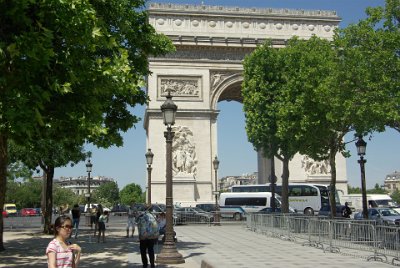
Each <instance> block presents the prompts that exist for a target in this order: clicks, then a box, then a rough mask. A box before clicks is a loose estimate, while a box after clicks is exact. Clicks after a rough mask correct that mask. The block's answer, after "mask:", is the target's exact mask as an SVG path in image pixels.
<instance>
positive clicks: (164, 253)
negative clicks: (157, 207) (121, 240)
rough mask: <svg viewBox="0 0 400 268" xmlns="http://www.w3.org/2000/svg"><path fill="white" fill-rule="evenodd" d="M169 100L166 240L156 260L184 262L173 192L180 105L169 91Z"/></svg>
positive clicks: (166, 115) (165, 111)
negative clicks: (177, 240)
mask: <svg viewBox="0 0 400 268" xmlns="http://www.w3.org/2000/svg"><path fill="white" fill-rule="evenodd" d="M166 98H167V100H166V101H165V102H164V104H163V105H161V111H162V114H163V120H164V125H166V126H167V131H165V132H164V137H165V141H166V175H165V180H166V187H165V188H166V195H165V196H166V198H165V199H166V200H165V205H166V226H165V242H164V245H163V247H162V249H161V252H160V254H158V255H157V259H156V262H157V263H160V264H179V263H184V262H185V260H184V259H183V257H182V255H181V254H180V253H179V252H178V250H177V249H176V244H175V239H174V226H173V193H172V140H173V138H174V134H175V133H174V132H173V131H172V126H173V125H174V124H175V116H176V111H177V109H178V106H176V105H175V103H174V102H173V101H172V96H171V92H169V91H168V95H167V96H166Z"/></svg>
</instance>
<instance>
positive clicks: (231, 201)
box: [219, 192, 281, 213]
mask: <svg viewBox="0 0 400 268" xmlns="http://www.w3.org/2000/svg"><path fill="white" fill-rule="evenodd" d="M271 199H272V193H271V192H251V193H245V192H240V193H221V194H220V198H219V205H220V207H225V206H240V207H242V208H243V210H244V211H245V212H246V213H251V212H258V211H260V210H261V209H263V208H266V207H271ZM275 205H276V207H281V197H280V196H279V195H278V194H275Z"/></svg>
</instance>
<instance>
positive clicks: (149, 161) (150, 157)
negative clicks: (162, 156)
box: [145, 149, 154, 204]
mask: <svg viewBox="0 0 400 268" xmlns="http://www.w3.org/2000/svg"><path fill="white" fill-rule="evenodd" d="M145 156H146V162H147V204H151V170H152V168H151V164H153V156H154V154H153V153H152V152H151V149H149V150H148V151H147V153H146V154H145Z"/></svg>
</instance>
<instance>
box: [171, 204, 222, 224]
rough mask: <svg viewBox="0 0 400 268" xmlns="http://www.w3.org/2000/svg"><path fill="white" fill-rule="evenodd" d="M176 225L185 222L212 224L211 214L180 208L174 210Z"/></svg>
mask: <svg viewBox="0 0 400 268" xmlns="http://www.w3.org/2000/svg"><path fill="white" fill-rule="evenodd" d="M175 215H176V217H177V219H176V220H177V224H179V223H187V222H196V223H197V222H202V223H206V222H212V221H214V217H213V215H212V213H209V212H206V211H204V210H202V209H200V208H197V207H180V208H176V209H175Z"/></svg>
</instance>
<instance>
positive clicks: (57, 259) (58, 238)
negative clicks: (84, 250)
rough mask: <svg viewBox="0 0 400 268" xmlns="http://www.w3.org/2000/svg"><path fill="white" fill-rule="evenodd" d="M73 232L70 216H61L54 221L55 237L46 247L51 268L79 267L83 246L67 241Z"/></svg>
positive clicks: (48, 263)
mask: <svg viewBox="0 0 400 268" xmlns="http://www.w3.org/2000/svg"><path fill="white" fill-rule="evenodd" d="M71 232H72V221H71V218H70V217H68V216H60V217H58V218H57V219H56V221H55V223H54V234H55V238H54V239H53V240H51V241H50V243H49V245H48V246H47V249H46V255H47V265H48V267H49V268H67V267H71V268H77V267H78V264H79V259H80V257H81V248H80V246H78V245H77V244H71V243H69V242H67V239H68V238H69V237H70V235H71Z"/></svg>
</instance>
